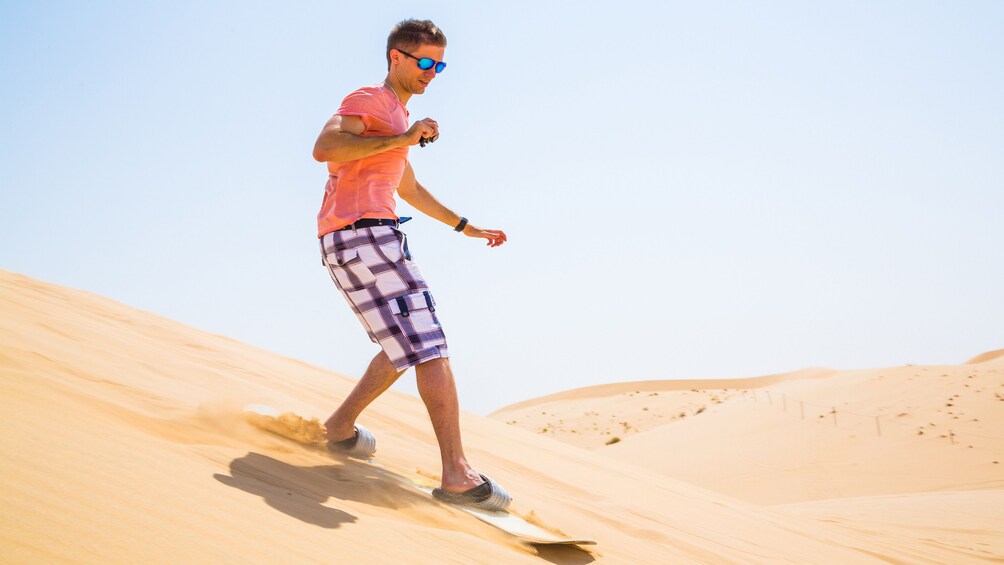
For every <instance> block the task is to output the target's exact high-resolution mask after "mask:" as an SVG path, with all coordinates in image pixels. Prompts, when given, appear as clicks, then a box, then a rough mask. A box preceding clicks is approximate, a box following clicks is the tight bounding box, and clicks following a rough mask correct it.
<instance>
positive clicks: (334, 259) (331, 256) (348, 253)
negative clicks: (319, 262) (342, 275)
mask: <svg viewBox="0 0 1004 565" xmlns="http://www.w3.org/2000/svg"><path fill="white" fill-rule="evenodd" d="M357 256H358V253H357V252H356V249H355V248H352V249H340V250H336V251H335V252H334V253H328V255H327V260H328V264H329V265H335V266H338V267H344V266H345V264H346V263H348V262H349V261H351V260H353V259H355V258H356V257H357Z"/></svg>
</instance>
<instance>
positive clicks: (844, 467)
mask: <svg viewBox="0 0 1004 565" xmlns="http://www.w3.org/2000/svg"><path fill="white" fill-rule="evenodd" d="M976 361H977V360H974V363H973V364H971V365H964V366H957V367H944V368H940V367H939V368H935V367H929V368H921V367H910V368H899V369H896V370H891V369H890V370H886V371H880V372H868V371H865V372H849V373H843V374H845V375H849V379H848V382H846V383H842V382H840V383H838V381H839V379H836V377H838V376H839V375H841V374H842V373H839V372H832V371H825V370H819V371H810V372H808V373H807V374H805V375H799V374H795V375H788V376H779V377H767V378H764V379H761V380H760V381H756V380H754V381H751V382H747V383H745V384H740V383H732V384H731V386H729V387H728V391H727V392H726V391H725V388H724V387H723V388H722V389H720V390H721V392H716V391H718V390H719V389H717V388H715V387H716V386H718V385H712V384H708V383H707V382H704V383H687V384H685V385H683V386H685V388H683V389H679V388H676V389H674V388H672V386H675V385H667V384H666V383H662V384H654V383H648V384H646V385H644V386H643V385H641V384H638V385H630V386H627V385H611V388H608V389H605V390H604V392H602V394H591V393H590V394H583V393H582V391H572V392H569V393H565V395H564V396H563V397H561V396H562V395H558V396H559V397H561V398H557V397H556V398H551V399H550V400H547V401H546V403H545V404H547V407H542V406H541V405H540V404H539V402H540V401H531V402H530V403H528V404H525V405H524V406H523V407H522V408H510V409H509V411H508V413H506V411H502V412H500V413H499V414H496V415H495V418H486V417H480V416H476V415H473V414H467V413H465V414H464V416H463V421H462V425H463V427H464V431H465V443H466V446H467V451H468V456H469V457H470V458H471V459H472V461H473V462H474V463H475V464H476V465H477V466H478V467H479V469H480V470H482V471H483V472H485V473H487V474H489V475H491V476H492V477H493V478H495V479H496V480H498V481H499V482H501V483H502V484H504V485H505V486H506V487H507V488H508V489H509V491H510V492H511V493H512V494H513V496H514V502H513V506H512V511H513V512H514V513H516V514H519V515H522V516H526V517H528V518H529V519H531V520H532V521H534V522H535V523H538V524H541V525H543V526H545V527H548V528H550V529H554V530H560V531H564V532H566V533H569V534H572V535H574V536H576V537H583V538H590V539H594V540H596V542H597V545H596V546H591V547H585V548H576V547H565V546H562V547H537V546H529V545H525V544H521V543H519V542H517V541H516V540H514V539H513V538H511V537H509V536H507V535H505V534H504V533H502V532H499V531H498V530H495V529H493V528H491V527H490V526H487V525H485V524H482V523H481V522H478V521H477V520H475V519H473V518H471V517H470V516H468V515H466V514H464V513H462V512H460V511H458V510H456V509H454V508H451V507H448V506H445V505H442V504H440V503H438V502H435V501H433V500H431V499H429V498H428V497H427V496H425V495H421V494H418V493H416V492H415V491H413V490H410V489H408V488H405V487H403V486H402V485H401V484H400V483H398V482H395V481H393V480H388V479H387V478H386V477H383V476H381V475H380V474H377V473H374V472H373V469H372V467H371V466H369V465H367V464H366V463H362V462H354V461H351V460H342V459H336V458H332V457H330V456H328V455H325V454H323V453H321V452H319V451H317V450H312V449H309V448H307V447H305V446H303V445H301V444H298V443H294V442H291V441H289V440H286V439H283V438H280V437H278V436H275V435H273V434H269V433H267V432H264V431H262V430H259V429H256V428H254V427H252V426H251V425H249V424H248V423H247V421H246V420H245V419H244V417H243V415H242V412H241V408H242V407H243V406H244V405H245V404H247V403H264V404H269V405H272V406H275V407H278V408H280V409H282V410H285V411H292V412H295V413H297V414H300V415H302V416H304V417H307V418H311V417H318V418H324V417H326V416H327V414H328V413H329V412H330V410H331V409H332V408H333V407H334V406H335V405H337V403H338V401H339V400H340V399H341V398H342V397H343V396H344V395H345V394H346V393H347V392H348V391H349V390H350V388H351V387H352V385H353V383H354V380H353V379H352V378H350V377H348V376H345V375H339V374H336V373H332V372H330V371H325V370H322V369H319V368H317V367H313V366H310V365H307V364H304V363H302V362H299V361H296V360H294V359H289V358H286V357H282V356H279V355H276V354H273V353H270V352H268V351H264V350H261V349H257V348H254V347H251V346H249V345H245V344H242V343H239V342H237V341H234V340H232V339H228V338H226V337H223V336H218V335H213V334H210V333H206V332H203V331H200V330H198V329H194V328H191V327H187V326H185V325H182V324H179V323H176V322H173V321H171V320H168V319H165V318H163V317H160V316H156V315H153V314H150V313H146V312H142V311H139V310H136V309H133V308H130V307H128V306H125V305H122V304H119V303H116V302H114V301H112V300H109V299H106V298H102V297H100V296H96V295H93V294H90V293H86V292H82V291H78V290H73V289H68V288H64V287H60V286H57V285H53V284H49V283H45V282H41V281H38V280H34V279H31V278H29V277H26V276H23V275H19V274H14V273H9V272H6V271H0V383H2V385H0V386H2V403H0V406H2V416H3V427H2V430H3V431H2V432H0V449H2V451H3V454H4V455H3V458H2V459H0V479H2V483H0V484H2V486H0V517H2V518H0V519H2V526H3V527H2V529H0V562H3V563H332V562H334V563H591V562H597V563H888V562H898V563H944V562H951V563H967V562H974V563H976V562H986V561H989V560H994V559H996V560H999V559H1001V557H1002V555H1004V548H1002V542H1001V541H1000V540H1002V539H1004V527H1002V523H1001V522H1002V515H1004V505H1002V497H1001V495H1000V494H1001V487H1002V484H1001V480H1000V479H1001V476H1002V473H1001V472H1000V469H1001V467H1000V466H999V464H997V463H993V462H992V460H994V459H996V460H999V459H1000V457H1001V447H1000V446H1001V442H1000V441H999V440H996V439H992V438H993V437H995V436H999V435H1001V432H1000V431H998V430H1000V429H1001V426H1000V422H1001V419H1000V414H1001V413H1002V408H1004V403H1002V402H1000V401H999V400H994V399H995V398H996V395H998V394H1004V387H1001V386H1000V385H1001V381H1002V380H1004V375H1002V374H1000V373H998V371H1004V368H1002V367H1001V356H1000V355H996V354H992V355H988V356H986V358H985V359H981V360H978V362H976ZM942 374H944V375H947V376H941V375H942ZM408 377H409V375H405V377H403V378H408ZM910 378H912V379H913V380H912V381H911V380H909V379H910ZM835 379H836V380H835ZM928 380H933V381H934V382H935V383H938V386H935V385H933V384H932V385H930V386H928ZM901 381H905V382H901ZM827 383H828V384H827ZM905 383H909V384H910V385H911V386H906V384H905ZM677 384H680V383H677ZM966 385H968V386H966ZM625 386H626V388H625ZM660 387H662V388H660ZM915 388H916V389H918V392H916V393H914V389H915ZM692 390H696V391H698V392H692ZM635 391H637V392H635ZM767 391H770V393H771V398H770V399H768V398H767V396H766V395H765V392H767ZM678 392H679V393H681V394H677V393H678ZM627 393H631V394H632V395H633V396H626V394H627ZM653 393H658V395H657V396H656V395H653ZM682 393H688V394H687V395H683V394H682ZM781 394H786V395H789V396H788V397H785V398H786V399H788V398H790V399H789V400H785V401H784V402H787V405H786V408H785V410H786V411H785V410H782V409H781V407H780V406H779V402H782V400H780V398H779V395H781ZM646 395H651V396H646ZM834 395H836V396H834ZM622 396H623V397H624V398H622ZM712 396H717V398H718V400H717V401H715V400H712ZM907 397H908V398H907ZM796 398H797V399H798V400H800V401H802V402H805V403H810V402H814V403H815V404H819V405H830V404H835V405H836V407H837V409H838V411H837V414H836V417H837V424H836V425H835V426H834V425H833V424H832V423H831V422H830V419H831V418H832V414H822V413H820V412H821V410H823V409H820V408H816V407H813V408H812V410H809V409H808V406H809V404H807V408H806V414H805V420H802V419H800V418H799V416H798V412H797V411H796V410H797V407H796V406H794V405H793V404H792V402H793V401H794V399H796ZM656 399H659V402H663V401H665V402H666V404H665V405H663V404H657V403H655V402H654V401H655V400H656ZM949 399H954V400H949ZM985 399H989V400H985ZM535 402H537V403H538V404H537V405H535V404H534V403H535ZM642 402H644V405H642V404H641V403H642ZM948 403H951V404H953V406H951V407H949V406H946V404H948ZM907 406H909V407H907ZM610 407H616V410H617V412H611V411H609V410H608V409H609V408H610ZM667 407H671V408H672V410H670V411H666V410H667ZM702 407H703V408H704V409H703V410H701V408H702ZM530 408H533V409H534V410H535V411H536V412H545V413H547V416H546V417H547V418H549V419H554V418H555V417H557V418H558V419H564V420H565V423H564V424H561V426H565V427H567V429H568V430H571V429H572V427H571V426H573V424H570V422H573V418H575V417H577V416H575V415H576V414H578V413H581V412H586V411H591V412H594V413H596V414H597V416H592V417H593V418H599V419H597V420H596V422H597V425H596V428H597V429H596V430H592V429H591V427H590V430H588V431H587V430H586V429H585V426H584V424H585V423H586V421H585V420H582V421H581V422H582V424H583V429H582V430H577V431H576V432H575V433H572V432H571V431H568V432H567V433H566V431H564V430H565V429H566V428H561V429H562V430H563V431H562V432H561V433H557V432H553V431H550V430H549V431H547V432H544V433H541V430H540V429H534V428H537V427H538V426H540V425H542V422H533V423H532V424H531V423H530V422H529V420H530V419H529V418H528V417H523V416H522V415H521V413H519V410H527V409H530ZM537 408H540V409H539V410H538V409H537ZM852 410H853V411H855V412H860V413H861V414H866V415H870V414H872V413H876V412H877V413H879V414H880V415H881V416H883V417H884V418H885V419H886V420H890V419H892V420H895V419H897V418H899V419H900V421H901V423H902V425H900V426H894V425H887V427H883V429H882V432H883V435H882V436H881V437H878V436H877V435H876V437H874V438H873V437H871V436H870V435H869V433H871V434H872V435H875V432H874V426H875V424H874V422H871V424H869V421H868V420H867V418H866V417H864V416H862V417H861V418H864V419H863V420H861V422H857V423H854V421H852V420H851V416H850V413H851V411H852ZM938 410H940V412H939V411H938ZM653 411H655V412H658V413H656V414H653V413H652V412H653ZM698 411H699V412H698ZM845 411H846V412H847V414H846V416H845V413H844V412H845ZM932 411H933V412H932ZM900 412H905V413H906V415H905V416H900V415H899V413H900ZM949 412H951V413H949ZM660 414H661V415H662V417H661V418H660V417H659V415H660ZM680 414H685V416H680ZM563 415H565V416H563ZM674 415H675V416H676V417H674ZM820 416H822V417H820ZM956 416H958V418H957V419H956V418H955V417H956ZM608 417H609V420H608ZM649 417H651V418H649ZM715 420H718V421H719V422H720V423H719V424H713V422H714V421H715ZM512 421H515V422H517V424H511V423H507V422H512ZM548 421H550V420H548ZM618 421H624V422H627V423H628V425H627V426H623V425H621V426H620V427H621V428H625V429H627V432H620V431H618V432H616V433H617V434H618V436H619V437H620V439H621V441H619V442H617V443H612V444H610V445H607V442H608V441H609V439H610V438H611V437H612V436H613V434H614V432H613V431H612V430H613V429H616V428H614V427H613V426H615V425H619V424H617V422H618ZM361 422H362V423H364V424H366V425H367V427H369V428H370V429H371V430H372V431H373V432H374V433H375V434H377V436H378V441H379V449H378V453H377V459H378V460H379V461H380V462H381V463H382V464H383V465H385V466H387V467H389V468H391V469H394V470H396V471H398V472H400V473H402V474H412V475H420V476H427V477H428V476H432V477H435V476H437V475H438V473H439V458H438V451H437V448H436V442H435V438H434V437H433V434H432V430H431V426H430V425H429V423H428V419H427V416H426V413H425V408H424V406H423V404H422V402H421V400H420V399H418V398H415V397H412V396H409V395H404V394H399V393H394V392H390V393H387V394H385V395H384V396H383V397H381V398H380V399H379V400H378V401H377V402H376V403H375V404H374V405H372V406H371V407H370V409H369V410H368V411H367V412H366V413H365V414H364V415H363V418H362V419H361ZM702 422H708V423H706V424H705V423H702ZM544 423H546V422H544ZM754 423H755V424H756V426H755V427H754V426H753V424H754ZM574 425H575V426H578V425H579V424H574ZM733 425H740V426H747V427H745V428H742V429H734V428H732V426H733ZM869 425H870V426H871V427H869ZM881 425H884V426H886V421H885V420H882V421H881ZM683 426H687V427H690V428H692V429H690V430H684V432H685V433H677V432H675V431H673V432H672V433H671V430H673V429H674V428H681V429H683V428H682V427H683ZM553 427H554V429H557V428H558V425H557V420H555V422H554V423H553ZM525 428H529V429H525ZM921 428H922V429H923V431H924V433H923V434H922V435H920V434H918V431H919V430H920V429H921ZM784 430H787V432H785V431H784ZM944 430H951V432H950V433H952V434H954V435H950V436H949V437H940V436H941V435H944V434H943V431H944ZM607 431H611V433H610V434H607V433H606V432H607ZM723 431H724V432H727V433H723ZM628 432H630V433H628ZM701 434H703V440H702V437H699V436H700V435H701ZM580 435H581V436H588V437H583V438H579V437H576V438H575V441H571V442H570V441H569V439H568V437H570V436H580ZM789 436H794V439H791V438H790V437H789ZM980 436H986V437H980ZM580 440H581V441H580ZM677 441H678V442H681V443H673V442H677ZM826 442H832V444H833V446H832V447H827V445H825V444H826ZM951 442H954V444H953V443H951ZM995 442H996V443H995ZM969 445H972V446H973V447H969ZM730 446H731V447H732V448H740V447H741V449H733V450H732V451H736V452H737V454H736V455H734V458H733V459H729V456H728V455H727V454H726V452H728V451H730V450H729V449H728V448H729V447H730ZM646 449H647V450H649V451H650V452H649V453H647V454H646V453H644V452H645V451H646ZM652 450H655V451H656V453H653V452H651V451H652ZM792 450H795V451H798V453H792ZM897 450H902V451H900V453H901V455H907V456H909V457H914V461H913V464H912V465H911V466H909V469H908V468H907V467H908V466H907V465H905V464H900V463H896V460H897V458H896V457H894V455H895V454H894V453H892V452H894V451H897ZM908 450H909V451H908ZM831 451H832V453H831ZM850 456H854V457H859V456H860V457H864V456H871V457H875V458H878V461H876V462H875V463H874V465H877V467H873V466H872V463H871V462H864V461H860V460H858V461H850V460H848V459H847V457H850ZM681 459H686V460H688V461H689V462H688V463H687V464H682V463H680V462H679V460H681ZM736 461H739V462H741V464H738V465H731V467H730V464H731V463H734V462H736ZM866 463H867V464H866ZM897 465H898V466H897ZM876 469H878V470H876ZM702 471H703V472H706V476H705V475H702ZM943 472H944V473H945V474H944V475H943V474H942V473H943ZM949 472H951V473H949ZM806 473H808V477H806V476H805V474H806ZM883 473H884V474H883ZM792 477H802V478H800V479H799V480H797V481H795V480H793V479H792ZM786 483H791V485H792V486H791V487H790V488H789V489H786V488H785V484H786ZM829 483H832V484H829ZM786 490H792V491H794V492H795V493H796V494H790V495H789V494H786Z"/></svg>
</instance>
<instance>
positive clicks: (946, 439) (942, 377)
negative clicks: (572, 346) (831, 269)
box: [492, 351, 1004, 562]
mask: <svg viewBox="0 0 1004 565" xmlns="http://www.w3.org/2000/svg"><path fill="white" fill-rule="evenodd" d="M492 417H494V418H495V419H497V420H499V421H503V422H506V423H508V424H510V425H513V426H516V427H521V428H524V429H528V430H531V431H535V432H537V433H539V434H541V435H545V436H549V437H553V438H555V439H559V440H561V441H564V442H566V443H570V444H572V445H577V446H582V447H587V448H590V449H592V450H594V451H596V452H598V453H604V454H606V455H608V456H610V457H611V458H614V459H617V460H623V461H629V462H631V463H634V464H636V465H640V466H644V467H646V468H649V469H654V470H659V471H661V472H663V473H665V474H666V475H667V476H669V477H672V478H676V479H681V480H684V481H686V482H688V483H692V484H696V485H700V486H703V487H706V488H708V489H712V490H715V491H717V492H721V493H724V494H727V495H729V496H733V497H736V498H741V499H744V500H747V501H750V502H755V503H759V504H770V505H777V504H784V505H785V506H778V507H776V508H780V509H784V510H785V511H788V510H791V511H795V513H796V514H797V515H799V516H806V517H815V518H818V519H821V520H826V521H828V522H830V523H836V524H840V525H841V526H842V527H848V528H850V529H852V530H854V531H856V532H858V533H861V534H865V535H867V536H868V537H870V538H871V539H873V540H880V539H881V540H882V544H884V545H886V546H889V545H895V546H897V547H900V548H902V549H903V550H904V551H908V552H911V557H910V559H908V561H910V562H913V561H914V560H916V559H919V558H920V557H921V556H925V555H926V556H928V558H931V559H932V560H933V562H953V561H957V560H963V559H969V558H978V557H988V556H994V555H995V556H997V557H1001V556H1004V541H1002V540H1004V355H1002V352H1001V351H996V352H990V353H987V354H983V355H980V356H978V357H976V358H974V359H972V360H970V361H969V362H967V363H966V364H963V365H954V366H931V367H916V366H905V367H893V368H885V369H875V370H865V371H833V370H826V369H809V370H805V371H799V372H795V373H788V374H784V375H774V376H769V377H762V378H755V379H736V380H713V381H711V380H709V381H647V382H639V383H621V384H615V385H605V386H603V387H589V388H585V389H578V390H572V391H567V392H564V393H559V394H554V395H550V396H547V397H543V398H539V399H535V400H530V401H525V402H521V403H519V404H517V405H513V406H510V407H507V408H504V409H502V410H499V411H497V412H496V413H494V414H493V415H492ZM959 491H963V492H959ZM932 501H934V502H936V504H937V505H940V506H941V508H940V509H939V511H938V512H936V513H934V514H933V515H931V514H930V512H931V511H932V510H933V509H934V508H935V506H936V504H934V503H932ZM796 503H800V504H796ZM914 514H916V516H914ZM918 516H925V517H927V518H925V519H918ZM883 524H885V525H887V526H888V531H887V530H886V529H883V527H884V526H883ZM960 540H961V541H960ZM948 557H951V559H948Z"/></svg>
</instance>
